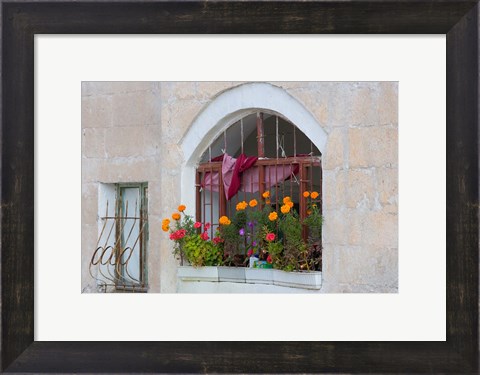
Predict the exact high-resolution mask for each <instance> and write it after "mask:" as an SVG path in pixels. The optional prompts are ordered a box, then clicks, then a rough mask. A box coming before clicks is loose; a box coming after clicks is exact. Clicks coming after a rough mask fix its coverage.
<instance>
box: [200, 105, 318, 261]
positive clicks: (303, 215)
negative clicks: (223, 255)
mask: <svg viewBox="0 0 480 375" xmlns="http://www.w3.org/2000/svg"><path fill="white" fill-rule="evenodd" d="M321 163H322V159H321V153H320V151H319V149H318V148H317V147H316V146H315V145H314V144H313V142H312V141H311V140H310V139H309V138H308V136H307V135H305V134H304V133H303V132H302V131H301V130H300V129H298V128H297V126H295V124H292V123H291V122H289V121H287V120H286V119H285V118H283V117H282V116H280V115H278V114H276V113H272V112H267V111H262V112H260V111H259V112H257V113H253V114H250V115H247V116H245V117H243V118H241V119H240V120H238V121H237V122H235V123H234V124H233V125H231V126H230V127H228V128H227V129H226V130H225V131H224V132H223V133H222V134H221V135H220V136H218V137H217V138H216V139H215V140H214V141H213V142H212V143H211V144H210V145H209V146H208V147H207V149H206V150H205V152H204V153H203V154H202V156H201V158H200V161H199V164H198V166H197V169H196V179H195V185H196V220H197V221H199V222H204V223H205V222H209V223H211V224H212V226H211V228H210V231H211V233H210V235H211V236H212V237H213V236H214V235H215V231H216V229H217V228H218V225H219V218H220V217H221V216H228V217H232V216H233V215H234V214H235V211H236V207H237V205H238V203H240V202H243V201H245V202H250V201H252V200H257V201H258V202H259V205H258V207H257V209H258V210H262V209H263V208H264V205H270V206H271V208H272V210H273V211H276V212H280V209H281V206H282V204H283V199H284V198H286V197H288V198H290V200H291V202H292V203H291V204H292V210H294V211H295V213H296V215H298V218H299V221H300V222H301V223H304V222H306V221H305V220H306V219H307V218H308V215H309V214H310V212H309V211H311V207H312V205H313V206H315V207H317V208H318V210H319V212H320V213H321V212H322V165H321ZM312 192H314V194H313V197H312V195H311V193H312ZM267 196H268V197H267ZM262 197H263V198H264V199H262ZM302 237H303V240H304V242H305V244H308V245H309V246H311V247H313V248H314V249H311V251H310V252H309V254H310V255H309V256H314V257H317V258H318V259H317V260H316V262H315V264H316V268H317V269H321V230H320V231H319V233H317V234H316V235H315V236H314V237H312V233H309V229H308V227H307V225H303V227H302Z"/></svg>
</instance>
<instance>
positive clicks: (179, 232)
mask: <svg viewBox="0 0 480 375" xmlns="http://www.w3.org/2000/svg"><path fill="white" fill-rule="evenodd" d="M186 234H187V231H186V230H185V229H179V230H177V231H175V232H173V233H172V234H170V239H171V240H181V239H182V238H183V237H185V235H186Z"/></svg>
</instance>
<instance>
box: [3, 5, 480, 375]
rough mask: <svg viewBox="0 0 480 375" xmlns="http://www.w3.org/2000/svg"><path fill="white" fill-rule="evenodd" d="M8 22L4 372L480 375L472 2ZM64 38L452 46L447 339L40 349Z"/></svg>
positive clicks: (107, 14) (16, 13)
mask: <svg viewBox="0 0 480 375" xmlns="http://www.w3.org/2000/svg"><path fill="white" fill-rule="evenodd" d="M1 12H2V15H1V19H2V27H1V32H2V65H1V69H2V75H1V76H2V102H1V107H2V110H1V113H2V117H1V140H2V143H1V174H2V185H1V318H2V324H1V367H0V370H1V371H3V372H11V373H19V372H20V373H25V372H33V373H49V372H51V373H70V372H88V373H92V372H98V373H134V372H138V373H140V372H141V373H153V372H161V373H173V372H182V373H191V372H220V373H235V372H242V373H259V372H260V373H266V372H268V373H285V372H288V373H292V372H302V373H305V372H310V373H312V372H313V373H321V372H330V373H332V372H341V373H353V372H361V373H365V372H379V373H385V372H396V373H398V372H407V373H462V374H466V373H475V374H476V373H478V371H479V368H478V309H479V303H478V281H479V279H478V276H479V275H478V271H479V262H478V251H479V248H478V234H479V226H478V224H479V222H478V212H479V206H478V192H479V187H478V184H479V180H478V167H479V164H478V156H479V155H478V141H479V133H478V129H479V127H478V125H479V117H478V108H479V95H478V88H479V70H478V64H479V63H478V61H479V48H478V47H479V39H478V35H479V22H478V20H479V5H478V0H475V1H455V0H437V1H409V0H403V1H387V0H385V1H361V0H360V1H351V2H349V1H318V2H293V1H292V2H226V1H220V2H161V1H160V2H157V1H151V2H133V1H121V2H120V1H119V2H105V1H96V2H82V1H79V2H73V1H71V2H61V1H55V2H53V1H42V0H40V1H34V2H25V1H15V0H11V1H5V0H2V1H1ZM57 33H59V34H103V33H105V34H115V33H122V34H142V33H146V34H152V33H175V34H187V33H191V34H199V33H229V34H231V33H233V34H235V33H242V34H243V33H253V34H255V33H273V34H277V33H292V34H296V33H307V34H310V33H352V34H353V33H359V34H364V33H386V34H392V33H400V34H405V33H407V34H415V33H421V34H446V41H447V56H446V59H447V60H446V63H447V108H446V110H447V171H446V172H447V181H446V189H447V190H446V192H447V222H446V238H447V249H446V253H447V291H446V292H447V293H446V294H447V321H446V331H447V340H446V341H445V342H249V343H247V342H202V343H199V342H39V341H34V333H33V332H34V329H33V328H34V326H33V321H34V277H33V275H34V35H35V34H57ZM427 100H428V99H427ZM439 110H444V109H443V108H439ZM66 126H67V125H66ZM440 188H442V187H440ZM439 231H441V228H439ZM59 303H61V301H60V300H59Z"/></svg>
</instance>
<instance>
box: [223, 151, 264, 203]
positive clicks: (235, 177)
mask: <svg viewBox="0 0 480 375" xmlns="http://www.w3.org/2000/svg"><path fill="white" fill-rule="evenodd" d="M225 159H226V158H223V162H224V163H225ZM257 160H258V157H256V156H245V154H240V155H239V156H238V159H237V160H236V162H235V166H234V169H233V173H232V178H231V181H230V184H229V186H228V189H227V188H225V196H226V197H227V201H229V200H230V199H232V198H233V197H234V196H235V194H237V193H238V190H240V185H241V184H242V180H241V178H242V174H243V172H245V171H246V170H247V169H249V168H251V167H252V166H253V165H254V164H255V163H256V162H257ZM222 172H223V165H222ZM223 175H224V176H225V173H223ZM224 185H225V184H224Z"/></svg>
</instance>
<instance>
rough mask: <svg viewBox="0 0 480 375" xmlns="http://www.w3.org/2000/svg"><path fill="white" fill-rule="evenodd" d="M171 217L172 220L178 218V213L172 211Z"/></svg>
mask: <svg viewBox="0 0 480 375" xmlns="http://www.w3.org/2000/svg"><path fill="white" fill-rule="evenodd" d="M172 219H173V220H180V214H179V213H178V212H174V213H173V214H172Z"/></svg>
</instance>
